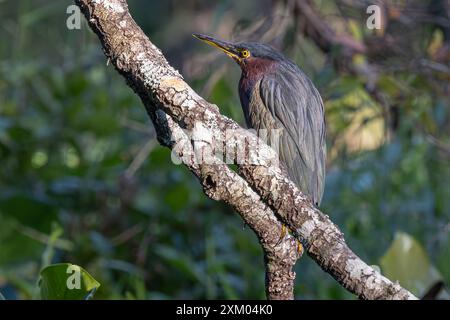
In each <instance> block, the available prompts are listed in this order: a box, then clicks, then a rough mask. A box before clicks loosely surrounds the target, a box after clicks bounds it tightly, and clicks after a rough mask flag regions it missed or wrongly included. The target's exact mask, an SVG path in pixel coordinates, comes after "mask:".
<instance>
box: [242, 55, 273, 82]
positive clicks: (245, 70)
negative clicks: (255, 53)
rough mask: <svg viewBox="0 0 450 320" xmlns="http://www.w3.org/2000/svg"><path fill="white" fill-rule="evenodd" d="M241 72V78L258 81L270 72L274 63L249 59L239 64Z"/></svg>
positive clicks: (268, 60)
mask: <svg viewBox="0 0 450 320" xmlns="http://www.w3.org/2000/svg"><path fill="white" fill-rule="evenodd" d="M239 65H240V67H241V70H242V77H244V78H249V79H252V80H259V78H260V77H262V76H263V75H264V74H266V73H269V72H271V71H272V70H273V69H274V67H275V65H276V61H275V60H272V59H267V58H259V57H249V58H247V59H245V60H242V61H240V63H239Z"/></svg>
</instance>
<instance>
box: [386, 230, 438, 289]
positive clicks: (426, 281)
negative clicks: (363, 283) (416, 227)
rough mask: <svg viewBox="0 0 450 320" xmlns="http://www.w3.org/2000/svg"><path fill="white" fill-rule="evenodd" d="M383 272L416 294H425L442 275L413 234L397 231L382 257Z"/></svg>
mask: <svg viewBox="0 0 450 320" xmlns="http://www.w3.org/2000/svg"><path fill="white" fill-rule="evenodd" d="M380 265H381V269H382V271H383V274H384V275H385V276H386V277H388V278H389V279H391V280H393V281H396V280H397V281H398V282H399V283H400V284H401V285H402V286H403V287H405V288H406V289H408V290H410V291H411V292H412V293H414V294H416V295H419V296H421V295H423V294H424V293H425V292H426V290H428V289H429V288H430V287H431V286H432V285H433V284H434V283H436V282H438V281H440V280H442V276H441V275H440V273H439V272H438V271H437V270H436V268H435V267H434V266H433V265H432V264H431V262H430V259H429V258H428V255H427V253H426V251H425V249H424V248H423V247H422V246H421V245H420V243H419V242H418V241H417V240H415V239H414V238H413V237H412V236H410V235H408V234H407V233H404V232H397V233H396V234H395V237H394V241H393V242H392V244H391V246H390V247H389V249H388V251H387V252H386V254H385V255H384V256H383V257H382V258H381V259H380Z"/></svg>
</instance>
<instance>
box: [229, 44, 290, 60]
mask: <svg viewBox="0 0 450 320" xmlns="http://www.w3.org/2000/svg"><path fill="white" fill-rule="evenodd" d="M235 47H236V48H237V49H238V50H248V51H249V52H250V56H252V57H256V58H265V59H270V60H283V59H285V58H284V56H283V55H282V54H281V53H279V52H278V51H277V50H275V49H274V48H273V47H271V46H269V45H267V44H264V43H258V42H239V43H236V44H235Z"/></svg>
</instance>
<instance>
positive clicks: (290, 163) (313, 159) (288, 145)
mask: <svg viewBox="0 0 450 320" xmlns="http://www.w3.org/2000/svg"><path fill="white" fill-rule="evenodd" d="M259 90H260V96H261V100H262V102H263V103H264V105H265V106H266V108H267V109H268V110H269V111H270V113H271V114H272V116H273V117H274V118H275V122H276V125H277V127H279V128H281V129H283V132H282V136H281V141H280V159H281V161H282V162H284V163H285V165H286V167H287V170H288V173H289V175H290V177H291V178H292V179H293V180H294V182H296V183H297V185H298V186H299V187H300V188H301V189H302V191H304V192H307V193H308V194H309V195H310V196H311V197H312V198H313V201H314V202H315V203H316V204H319V203H320V201H321V198H322V194H323V185H324V177H325V156H326V147H325V121H324V110H323V104H322V99H321V98H320V94H319V93H318V91H317V89H316V88H315V87H314V85H313V84H312V82H311V81H310V80H309V79H308V78H307V77H306V75H304V74H303V73H302V72H301V71H300V70H299V69H297V72H293V71H290V70H289V69H284V70H283V68H282V69H281V70H278V72H276V73H271V74H267V75H265V76H264V77H263V78H262V79H261V81H260V83H259Z"/></svg>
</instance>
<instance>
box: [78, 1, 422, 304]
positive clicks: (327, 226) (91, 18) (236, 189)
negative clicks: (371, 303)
mask: <svg viewBox="0 0 450 320" xmlns="http://www.w3.org/2000/svg"><path fill="white" fill-rule="evenodd" d="M75 2H76V3H77V4H78V5H79V6H80V8H81V10H82V12H83V13H84V14H85V16H86V18H87V20H88V22H89V25H90V27H91V28H92V30H93V31H94V32H95V33H96V34H97V35H98V37H99V39H100V41H101V43H102V46H103V49H104V52H105V55H106V56H107V58H108V59H110V61H111V62H112V64H113V65H114V66H115V68H116V69H117V71H118V72H119V73H120V74H122V75H123V76H124V77H125V79H126V81H127V83H128V85H130V86H131V87H132V88H133V89H134V91H135V92H136V93H137V94H138V95H139V96H140V97H141V99H142V101H143V103H144V105H145V107H146V109H147V112H148V114H149V116H150V117H151V119H152V121H153V123H154V125H155V127H156V130H157V133H158V139H159V141H160V142H161V143H162V144H163V145H165V146H168V147H170V148H172V150H174V152H175V153H177V154H178V155H179V156H180V157H181V158H182V160H183V163H184V164H185V165H186V166H187V167H188V168H189V170H191V171H192V172H193V173H194V174H195V175H196V176H197V177H198V178H199V180H200V182H201V184H202V186H203V188H204V190H205V193H206V194H207V195H208V196H210V197H211V198H213V199H216V200H222V201H225V202H226V203H228V204H230V205H231V206H232V207H233V208H234V209H235V210H236V211H237V212H238V213H239V214H240V215H241V216H242V218H243V219H244V220H245V222H246V223H247V224H248V225H249V226H250V227H251V228H252V229H253V230H254V231H255V232H256V234H257V235H258V238H259V240H260V242H261V244H262V246H263V248H264V252H265V258H266V259H265V260H266V271H267V273H266V275H267V277H266V278H267V286H266V291H267V294H268V297H269V298H280V299H285V298H293V294H292V288H293V281H294V278H295V274H294V273H293V271H292V267H293V265H294V264H295V261H296V259H297V253H296V247H297V246H296V243H295V239H294V238H293V237H291V236H288V237H286V239H284V240H283V242H282V243H281V244H279V245H277V242H278V238H279V233H280V229H281V223H284V224H286V225H288V226H289V228H290V229H291V230H293V231H294V236H295V238H297V239H298V240H300V241H301V242H302V243H303V246H304V248H305V249H306V251H307V253H308V255H309V256H310V257H312V258H313V259H314V260H315V261H316V262H317V263H318V264H319V265H320V266H321V267H322V269H323V270H325V271H326V272H328V273H329V274H330V275H332V276H333V277H334V278H335V279H336V280H337V281H338V282H339V283H340V284H341V285H342V286H343V287H345V288H346V289H348V290H349V291H350V292H353V293H355V294H356V295H357V296H358V297H360V298H363V299H416V297H415V296H414V295H412V294H411V293H410V292H409V291H407V290H405V289H404V288H402V287H401V286H400V285H399V284H398V283H392V282H391V281H390V280H388V279H387V278H385V277H384V276H382V275H381V274H380V273H378V272H377V271H375V270H374V269H373V268H371V267H370V266H368V265H367V264H366V263H364V262H363V261H362V260H361V259H360V258H358V257H357V256H356V255H355V254H354V253H353V252H352V251H351V250H350V249H349V248H348V246H347V245H346V243H345V240H344V236H343V234H342V233H341V232H340V230H339V229H338V228H337V226H336V225H334V224H333V223H332V222H331V220H330V219H329V217H328V216H326V215H324V214H323V213H322V212H320V211H319V210H318V209H317V208H315V206H314V205H313V204H312V203H311V201H310V200H309V199H308V197H307V196H306V195H305V194H303V193H302V192H301V191H300V190H298V189H297V187H296V186H295V184H294V183H292V182H291V181H290V180H289V179H288V177H287V176H286V175H285V174H284V173H283V171H282V170H281V169H280V168H279V166H278V165H276V161H275V164H274V159H277V155H276V153H275V152H274V150H272V149H271V148H270V147H268V146H267V145H265V144H263V143H261V142H260V141H259V140H258V138H257V137H256V136H255V135H254V134H252V133H251V132H249V131H247V130H244V129H242V128H240V127H239V125H238V124H237V123H235V122H234V121H233V120H231V119H229V118H227V117H225V116H223V115H221V114H220V113H219V109H218V107H217V106H216V105H213V104H210V103H208V102H206V101H205V100H204V99H203V98H201V97H200V96H198V95H197V94H196V93H195V92H194V91H193V90H192V89H191V88H190V87H189V85H188V84H186V82H184V80H183V78H182V76H181V75H180V74H179V73H178V72H177V71H176V70H174V69H173V68H172V67H171V66H170V65H169V64H168V62H167V61H166V59H165V58H164V56H163V55H162V53H161V51H160V50H159V49H158V48H157V47H156V46H155V45H154V44H153V43H151V42H150V40H149V39H148V38H147V37H146V36H145V34H144V33H143V32H142V30H141V29H140V28H139V27H138V26H137V25H136V23H135V22H134V20H133V19H132V17H131V16H130V14H129V12H128V8H127V3H126V1H125V0H76V1H75ZM183 129H188V130H191V131H192V132H193V138H192V137H189V136H188V135H187V134H186V133H185V131H183ZM230 130H233V132H234V135H233V137H235V138H236V139H229V137H227V132H229V131H230ZM214 141H220V142H221V143H219V144H217V143H214ZM180 142H183V144H188V146H189V147H188V150H187V152H186V150H185V149H186V148H182V149H183V150H181V151H180V150H179V149H178V148H177V147H178V146H179V145H180ZM247 143H248V144H249V145H251V146H258V148H248V147H247V148H246V146H248V145H247ZM229 144H233V146H234V147H237V148H240V149H241V150H245V153H246V154H245V157H244V159H237V157H236V155H233V159H232V160H233V161H234V162H235V163H236V164H237V166H238V173H239V175H238V174H237V173H235V172H234V171H232V170H231V169H230V168H229V167H228V166H227V165H226V164H224V163H223V162H221V161H219V160H217V158H214V157H212V156H208V155H209V154H211V150H215V148H217V147H219V148H222V151H223V150H225V149H226V150H230V149H228V148H227V146H228V145H229ZM186 155H187V156H186ZM199 155H200V156H201V158H204V157H205V155H206V160H211V161H202V162H199V161H196V160H198V156H199ZM213 158H214V159H213ZM239 160H240V161H239Z"/></svg>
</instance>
